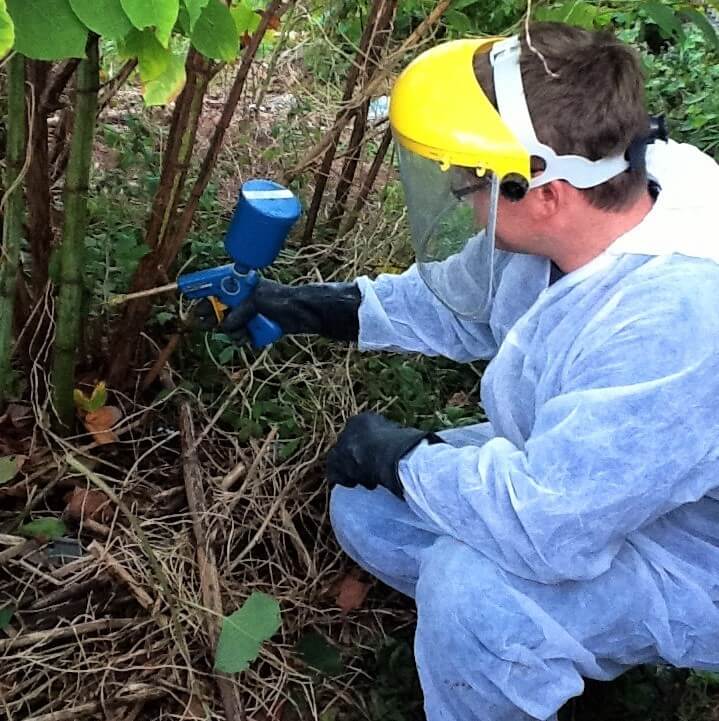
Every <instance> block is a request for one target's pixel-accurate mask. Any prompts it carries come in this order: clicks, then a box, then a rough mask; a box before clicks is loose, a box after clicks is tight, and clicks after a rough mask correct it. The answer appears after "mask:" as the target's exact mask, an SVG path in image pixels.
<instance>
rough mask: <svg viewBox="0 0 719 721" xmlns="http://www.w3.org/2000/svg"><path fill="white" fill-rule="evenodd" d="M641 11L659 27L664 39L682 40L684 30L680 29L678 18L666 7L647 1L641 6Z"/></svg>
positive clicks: (652, 0) (654, 1)
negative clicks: (674, 38)
mask: <svg viewBox="0 0 719 721" xmlns="http://www.w3.org/2000/svg"><path fill="white" fill-rule="evenodd" d="M642 9H643V10H644V12H645V13H646V14H647V16H648V17H649V19H650V20H651V21H652V22H653V23H655V24H656V25H658V26H659V29H660V30H661V31H662V33H664V35H665V36H666V37H672V36H674V37H676V38H677V39H679V40H683V39H684V28H682V23H681V20H680V19H679V16H678V15H677V14H676V13H675V12H674V10H672V8H670V7H669V6H668V5H665V4H664V3H661V2H659V1H658V0H649V2H646V3H644V5H642Z"/></svg>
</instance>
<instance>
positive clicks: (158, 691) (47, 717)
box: [25, 684, 168, 721]
mask: <svg viewBox="0 0 719 721" xmlns="http://www.w3.org/2000/svg"><path fill="white" fill-rule="evenodd" d="M127 689H133V690H131V691H129V693H126V694H124V695H122V696H114V697H113V698H111V699H105V700H104V701H102V702H100V701H93V702H91V703H85V704H82V705H80V706H74V707H73V708H68V709H64V710H63V711H53V712H52V713H46V714H42V715H41V716H28V717H27V718H26V719H25V721H75V719H79V718H80V717H82V716H91V715H93V714H96V713H98V712H99V711H102V710H103V709H108V708H115V707H117V706H127V705H128V704H132V703H142V702H144V701H151V700H153V699H158V698H162V697H163V696H167V693H168V692H167V691H166V690H165V689H163V688H157V687H156V686H142V685H141V684H128V686H127ZM134 689H136V690H134Z"/></svg>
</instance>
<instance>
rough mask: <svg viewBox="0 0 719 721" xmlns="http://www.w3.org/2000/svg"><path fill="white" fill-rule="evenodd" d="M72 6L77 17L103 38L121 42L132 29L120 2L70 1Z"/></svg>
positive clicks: (100, 0) (105, 0)
mask: <svg viewBox="0 0 719 721" xmlns="http://www.w3.org/2000/svg"><path fill="white" fill-rule="evenodd" d="M70 5H71V6H72V9H73V10H74V11H75V15H77V16H78V17H79V18H80V20H82V22H84V23H85V25H87V27H89V28H90V30H92V31H93V32H95V33H97V34H98V35H101V36H102V37H103V38H107V39H109V40H121V39H122V38H124V37H125V35H127V33H129V32H130V29H131V28H132V23H131V22H130V19H129V18H128V17H127V15H126V14H125V11H124V10H123V9H122V5H121V4H120V0H70Z"/></svg>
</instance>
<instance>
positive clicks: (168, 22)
mask: <svg viewBox="0 0 719 721" xmlns="http://www.w3.org/2000/svg"><path fill="white" fill-rule="evenodd" d="M120 2H121V3H122V7H123V9H124V10H125V12H126V13H127V17H128V18H130V22H132V24H133V25H134V26H135V27H136V28H137V29H138V30H144V29H145V28H154V29H155V33H156V34H157V39H158V40H159V41H160V42H161V43H162V45H163V47H167V45H168V43H169V42H170V35H171V33H172V28H173V27H174V26H175V22H176V21H177V15H178V13H179V12H180V0H120Z"/></svg>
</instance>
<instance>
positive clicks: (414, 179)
mask: <svg viewBox="0 0 719 721" xmlns="http://www.w3.org/2000/svg"><path fill="white" fill-rule="evenodd" d="M399 164H400V175H401V178H402V185H403V186H404V192H405V199H406V204H407V213H408V218H409V225H410V232H411V237H412V245H413V247H414V251H415V255H416V258H417V268H418V270H419V273H420V275H421V277H422V279H423V280H424V282H425V283H426V284H427V286H428V287H429V289H430V290H431V291H432V293H434V295H435V296H437V298H438V299H439V300H440V301H441V302H442V303H444V305H446V306H447V307H448V308H449V309H450V310H452V311H453V312H454V313H455V314H456V315H458V316H459V317H461V318H463V319H466V320H486V319H487V318H488V317H489V308H490V305H491V302H492V297H493V295H494V287H493V276H494V236H495V226H496V219H497V203H498V200H499V179H498V178H497V176H496V175H495V174H494V173H491V172H486V173H485V174H484V175H481V176H478V175H477V173H476V171H475V170H474V169H472V168H464V167H458V166H450V167H449V168H448V169H447V170H443V169H442V167H441V166H440V164H439V163H438V162H437V161H435V160H429V159H427V158H424V157H422V156H420V155H417V154H416V153H414V152H412V151H410V150H408V149H407V148H404V147H402V146H401V145H399Z"/></svg>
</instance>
